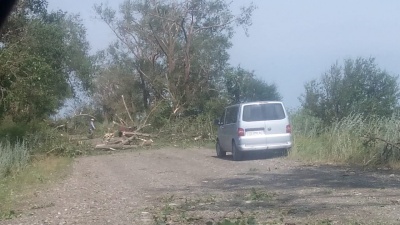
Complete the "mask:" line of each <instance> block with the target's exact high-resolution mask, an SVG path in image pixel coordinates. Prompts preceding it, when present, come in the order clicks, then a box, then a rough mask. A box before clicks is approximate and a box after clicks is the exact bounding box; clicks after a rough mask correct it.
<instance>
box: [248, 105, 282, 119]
mask: <svg viewBox="0 0 400 225" xmlns="http://www.w3.org/2000/svg"><path fill="white" fill-rule="evenodd" d="M282 119H285V112H284V111H283V106H282V104H280V103H265V104H254V105H246V106H244V107H243V118H242V120H243V121H246V122H253V121H263V120H282Z"/></svg>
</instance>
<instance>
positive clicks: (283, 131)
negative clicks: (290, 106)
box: [215, 101, 292, 161]
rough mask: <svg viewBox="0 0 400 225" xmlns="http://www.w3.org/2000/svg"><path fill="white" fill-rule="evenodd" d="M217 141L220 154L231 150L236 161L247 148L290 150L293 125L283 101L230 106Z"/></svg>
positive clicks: (222, 119)
mask: <svg viewBox="0 0 400 225" xmlns="http://www.w3.org/2000/svg"><path fill="white" fill-rule="evenodd" d="M215 124H216V125H218V126H219V128H218V137H217V143H216V151H217V156H218V157H223V156H225V155H226V152H232V155H233V160H235V161H237V160H240V159H241V158H242V154H243V153H244V152H246V151H256V150H268V149H289V148H291V147H292V135H291V126H290V123H289V119H288V115H287V113H286V110H285V107H284V105H283V103H282V102H277V101H263V102H248V103H241V104H237V105H231V106H228V107H226V108H225V112H224V113H223V115H222V116H221V118H220V119H217V120H216V121H215Z"/></svg>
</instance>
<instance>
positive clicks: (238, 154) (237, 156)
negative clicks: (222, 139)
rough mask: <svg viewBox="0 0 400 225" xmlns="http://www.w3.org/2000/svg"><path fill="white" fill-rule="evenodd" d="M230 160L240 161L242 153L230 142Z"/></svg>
mask: <svg viewBox="0 0 400 225" xmlns="http://www.w3.org/2000/svg"><path fill="white" fill-rule="evenodd" d="M232 158H233V161H240V160H242V152H240V151H239V149H238V148H237V146H236V143H235V142H234V141H232Z"/></svg>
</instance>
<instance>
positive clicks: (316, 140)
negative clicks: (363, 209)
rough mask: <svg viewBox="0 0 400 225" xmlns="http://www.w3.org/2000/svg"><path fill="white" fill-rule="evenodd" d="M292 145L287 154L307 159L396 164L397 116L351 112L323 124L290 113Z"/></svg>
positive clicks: (399, 151) (399, 156)
mask: <svg viewBox="0 0 400 225" xmlns="http://www.w3.org/2000/svg"><path fill="white" fill-rule="evenodd" d="M291 120H292V126H293V139H294V140H293V141H294V146H293V148H292V150H291V152H290V157H292V158H295V159H302V160H305V161H309V162H321V163H339V164H357V165H363V166H378V165H392V166H395V165H399V161H400V144H399V143H400V119H399V116H397V115H393V116H392V117H390V118H378V117H371V118H363V117H361V116H359V115H351V116H349V117H346V118H344V119H342V120H341V121H336V122H333V123H332V124H331V125H329V126H324V124H323V122H322V121H321V120H319V119H317V118H314V117H311V116H308V115H306V114H302V113H298V114H295V115H293V116H292V118H291Z"/></svg>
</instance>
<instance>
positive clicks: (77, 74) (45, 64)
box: [0, 0, 91, 121]
mask: <svg viewBox="0 0 400 225" xmlns="http://www.w3.org/2000/svg"><path fill="white" fill-rule="evenodd" d="M46 8H47V2H46V1H45V0H33V1H32V0H30V1H28V0H22V1H19V3H18V4H17V6H16V7H15V9H14V11H13V12H12V13H11V15H10V18H9V20H8V22H7V23H6V24H5V26H4V29H2V31H1V33H0V90H1V92H0V118H1V117H2V116H5V115H10V116H12V117H13V119H15V120H18V121H30V120H32V119H35V118H39V119H40V118H44V117H46V116H49V115H50V114H53V113H55V112H56V110H57V109H59V108H60V107H61V106H62V105H63V103H64V100H65V99H66V98H68V97H71V96H73V94H74V90H73V86H72V85H71V79H73V78H77V79H79V80H80V81H81V82H82V84H83V86H84V87H85V88H86V89H88V88H89V87H90V82H91V77H90V76H91V60H90V58H89V56H88V50H89V45H88V42H87V41H86V39H85V38H86V37H85V29H84V27H83V26H82V24H81V22H80V20H79V17H77V16H70V15H67V14H66V13H64V12H61V11H58V12H47V9H46Z"/></svg>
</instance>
